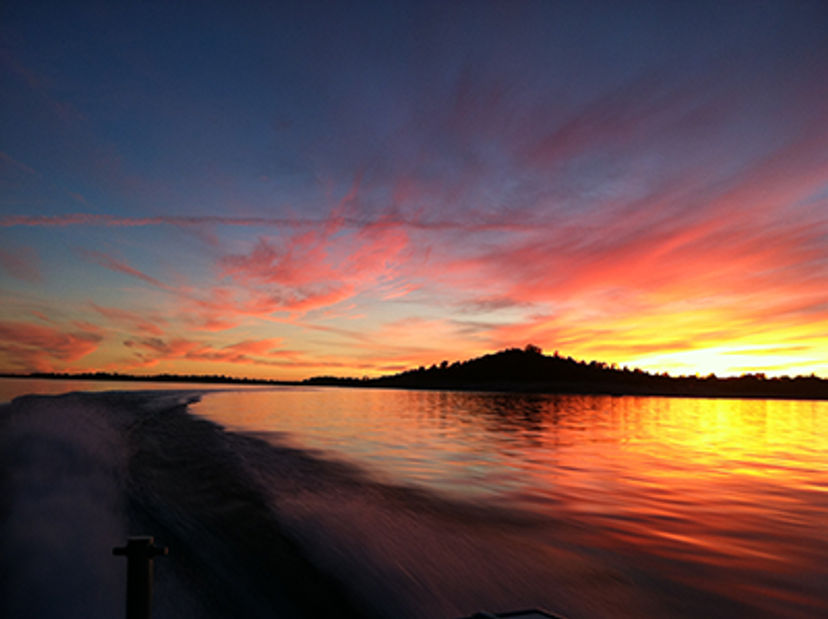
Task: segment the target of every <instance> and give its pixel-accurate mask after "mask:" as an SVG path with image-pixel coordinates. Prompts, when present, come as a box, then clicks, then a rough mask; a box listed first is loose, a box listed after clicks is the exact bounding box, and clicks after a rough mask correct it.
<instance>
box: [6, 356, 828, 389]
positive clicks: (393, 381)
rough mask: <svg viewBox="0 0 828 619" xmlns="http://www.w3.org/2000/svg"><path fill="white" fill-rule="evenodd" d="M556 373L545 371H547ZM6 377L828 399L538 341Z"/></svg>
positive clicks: (763, 381) (789, 383)
mask: <svg viewBox="0 0 828 619" xmlns="http://www.w3.org/2000/svg"><path fill="white" fill-rule="evenodd" d="M547 376H548V377H549V378H548V379H545V380H544V378H546V377H547ZM0 378H10V379H33V380H86V381H96V382H146V383H150V382H153V383H188V384H196V385H198V384H202V385H206V384H209V385H242V386H244V385H258V386H273V387H278V386H293V387H303V386H304V387H349V388H361V389H406V390H412V391H413V390H418V391H460V392H471V391H478V392H486V393H525V394H548V395H602V396H613V397H624V396H633V397H676V398H709V399H728V398H729V399H734V398H735V399H762V400H828V380H826V379H822V378H819V377H816V376H798V377H795V378H790V377H782V378H766V377H764V376H763V375H757V374H748V375H744V376H740V377H728V378H717V377H714V376H712V375H711V376H708V377H698V376H689V377H687V376H681V377H673V376H668V375H654V374H649V373H646V372H642V371H640V370H632V371H631V370H628V369H622V370H619V369H617V368H614V367H608V366H606V364H600V363H598V364H596V363H595V362H591V363H589V364H587V363H584V362H578V361H574V360H572V359H571V358H567V359H563V358H560V357H557V356H555V357H549V356H546V355H542V354H541V353H540V352H539V351H538V350H535V349H526V350H520V349H509V350H505V351H501V352H498V353H494V354H492V355H486V356H484V357H481V358H477V359H472V360H469V361H466V362H462V363H454V364H452V365H450V366H449V365H448V364H445V363H444V364H443V365H441V366H436V365H434V366H432V367H431V368H429V369H426V368H422V367H421V368H418V369H417V370H408V371H406V372H402V373H400V374H395V375H392V376H382V377H379V378H362V379H358V378H341V377H334V376H317V377H313V378H308V379H305V380H299V381H288V380H273V379H257V378H235V377H229V376H222V375H206V376H204V375H179V374H159V375H152V376H136V375H132V374H117V373H81V374H68V373H43V372H39V373H30V374H13V373H0Z"/></svg>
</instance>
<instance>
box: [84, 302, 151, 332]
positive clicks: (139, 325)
mask: <svg viewBox="0 0 828 619" xmlns="http://www.w3.org/2000/svg"><path fill="white" fill-rule="evenodd" d="M89 305H90V306H91V307H92V309H93V310H95V311H96V312H98V313H99V314H100V315H101V316H103V317H104V318H107V319H109V320H111V321H112V322H114V323H115V324H118V325H120V326H126V327H128V328H130V329H135V330H137V331H139V332H141V333H143V334H147V335H156V336H161V335H163V334H164V331H163V330H162V329H161V326H160V325H164V324H165V323H166V320H164V319H163V318H161V317H160V316H157V315H144V314H139V313H137V312H129V311H126V310H122V309H118V308H115V307H102V306H100V305H97V304H95V303H90V304H89Z"/></svg>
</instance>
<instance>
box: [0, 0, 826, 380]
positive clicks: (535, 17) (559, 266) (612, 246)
mask: <svg viewBox="0 0 828 619" xmlns="http://www.w3.org/2000/svg"><path fill="white" fill-rule="evenodd" d="M826 24H828V4H827V3H825V2H823V1H819V0H817V1H814V2H807V1H802V2H789V1H783V2H746V3H737V2H711V3H709V4H705V3H703V2H682V3H680V2H662V1H659V2H652V3H644V2H635V3H619V2H607V3H600V2H589V3H580V2H553V1H549V2H519V1H518V2H501V3H489V2H437V3H428V2H412V3H402V2H377V3H373V4H356V3H351V2H331V3H318V2H296V3H294V4H291V3H286V2H275V3H262V4H259V5H256V4H255V3H248V2H238V3H236V2H224V3H217V4H212V3H207V2H198V3H195V2H194V3H188V2H140V3H137V2H133V3H100V4H97V3H84V2H80V3H75V2H55V3H48V2H37V1H34V2H32V1H31V0H29V1H25V2H24V1H18V0H6V1H5V2H3V4H2V7H1V8H0V32H1V33H2V34H1V36H2V39H1V42H2V47H0V76H1V77H0V79H1V80H2V86H1V87H0V88H1V89H2V90H1V91H2V93H3V94H2V96H1V97H0V106H2V114H1V115H0V122H1V123H2V130H1V131H0V187H2V191H1V192H0V298H2V304H0V371H6V372H29V371H48V370H55V371H88V370H95V371H96V370H105V371H122V372H131V373H138V374H141V373H152V374H154V373H160V372H177V373H178V372H180V373H196V374H228V375H234V376H251V377H270V378H284V379H293V378H303V377H307V376H313V375H318V374H335V375H349V376H362V375H376V374H380V373H388V372H394V371H399V370H402V369H405V368H408V367H411V366H415V367H416V366H418V365H421V364H423V365H430V364H432V363H435V362H436V363H439V362H440V361H441V360H443V359H447V360H449V361H455V360H461V359H466V358H469V357H473V356H477V355H480V354H484V353H487V352H492V351H495V350H498V349H502V348H505V347H511V346H519V347H523V346H525V345H526V344H527V343H530V342H531V343H534V344H536V345H538V346H540V347H541V348H543V349H544V351H546V352H548V353H552V352H553V351H555V350H558V351H560V353H561V354H562V355H570V356H572V357H575V358H576V359H586V360H591V359H597V360H601V361H606V362H611V363H612V362H614V363H618V364H619V365H629V366H630V367H640V368H643V369H647V370H651V371H658V372H661V371H665V370H666V371H669V372H671V373H674V374H693V373H700V374H708V373H710V372H716V373H717V374H720V375H725V374H734V373H735V374H740V373H743V372H765V373H767V374H773V375H776V374H786V373H787V374H810V373H812V372H814V373H816V374H817V375H820V376H824V377H828V36H826Z"/></svg>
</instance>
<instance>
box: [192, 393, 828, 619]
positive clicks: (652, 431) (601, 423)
mask: <svg viewBox="0 0 828 619" xmlns="http://www.w3.org/2000/svg"><path fill="white" fill-rule="evenodd" d="M196 410H197V412H199V413H201V414H204V415H206V416H208V417H211V418H213V419H215V420H217V421H219V422H220V423H223V424H224V425H227V426H230V427H233V428H237V429H239V428H243V429H247V430H254V431H256V432H262V431H265V432H278V433H284V436H285V437H287V438H288V439H289V440H292V441H295V442H297V443H298V444H299V445H301V446H305V447H312V448H316V449H322V450H325V451H327V452H330V453H332V454H334V455H335V456H336V457H346V458H349V459H352V460H354V461H356V462H358V463H359V464H361V465H363V466H365V467H367V468H369V469H371V470H374V471H379V472H380V473H381V474H382V476H385V477H386V478H389V477H390V478H391V479H392V480H394V481H395V483H406V484H407V483H415V484H419V485H422V486H425V487H428V488H431V489H434V490H438V491H441V492H449V493H451V494H452V496H457V497H462V498H465V499H467V500H468V499H471V500H478V501H481V502H484V503H492V502H496V503H497V504H498V505H500V506H509V507H510V508H512V509H519V510H529V511H531V512H533V513H534V514H537V515H541V516H543V517H544V518H547V519H548V521H549V522H550V523H553V522H561V521H566V522H568V523H570V524H572V525H573V527H572V528H571V529H567V530H570V531H576V532H577V533H572V534H571V535H574V536H575V537H576V538H577V539H568V540H567V543H573V544H578V545H581V546H582V547H583V548H585V549H587V551H588V552H589V553H594V552H600V553H604V554H605V556H606V561H613V562H619V564H620V565H621V566H623V567H622V569H623V570H624V571H626V572H628V573H629V574H630V578H632V579H633V580H634V581H636V579H644V580H645V581H646V582H647V583H648V584H647V585H646V586H647V587H653V589H654V590H659V591H661V595H663V596H665V597H666V598H667V599H668V600H670V599H672V598H671V597H670V596H671V595H672V596H674V597H675V598H676V599H675V600H673V602H674V603H675V605H676V608H675V609H674V610H675V612H676V613H677V614H685V613H689V614H692V612H703V611H704V612H706V611H707V610H709V609H710V608H720V609H723V610H722V612H723V613H724V612H725V611H728V609H730V610H732V611H734V612H735V611H737V610H739V609H741V610H744V608H750V609H752V611H753V612H755V613H757V614H759V615H763V614H770V615H778V616H803V617H805V616H813V615H815V614H816V615H818V614H824V615H828V593H826V592H825V591H824V590H823V589H824V587H823V585H824V583H826V582H828V527H826V526H825V523H826V521H828V455H826V454H828V402H811V401H768V400H716V399H692V398H686V399H683V398H672V399H671V398H635V397H622V398H613V397H593V396H543V395H517V394H475V393H450V392H411V391H392V390H387V391H385V390H348V389H340V390H337V389H327V390H326V389H319V390H292V391H290V390H283V391H278V392H269V393H268V392H261V393H259V392H244V393H240V394H235V395H234V394H214V395H210V396H207V397H205V399H204V401H203V402H202V403H201V404H199V405H198V406H197V407H196ZM553 529H554V527H552V526H551V525H550V530H549V533H548V537H544V536H543V535H541V534H539V533H538V532H537V531H534V532H533V533H532V535H533V536H534V537H533V539H532V543H533V544H536V545H542V544H548V545H549V546H550V547H551V546H552V545H555V544H558V543H560V533H559V532H558V531H557V530H553ZM675 591H680V592H681V594H679V593H675ZM665 592H666V593H665ZM670 592H674V593H670ZM694 599H695V600H696V601H695V602H693V601H692V600H694ZM673 602H669V603H671V604H672V603H673ZM694 604H696V605H695V606H694ZM691 611H692V612H691Z"/></svg>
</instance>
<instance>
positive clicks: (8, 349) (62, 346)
mask: <svg viewBox="0 0 828 619" xmlns="http://www.w3.org/2000/svg"><path fill="white" fill-rule="evenodd" d="M102 340H103V336H102V335H101V333H100V332H99V330H98V329H97V328H94V327H92V328H90V327H84V326H82V325H76V328H75V329H74V330H66V329H59V328H54V327H46V326H43V325H38V324H34V323H28V322H20V321H0V355H2V356H4V357H5V358H7V359H9V360H11V362H12V364H13V368H12V369H15V370H16V371H53V370H56V369H59V368H60V367H61V366H62V365H63V364H65V363H70V362H74V361H77V360H79V359H81V358H83V357H85V356H87V355H88V354H90V353H92V352H94V351H95V350H97V348H98V346H99V344H100V343H101V341H102Z"/></svg>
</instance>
